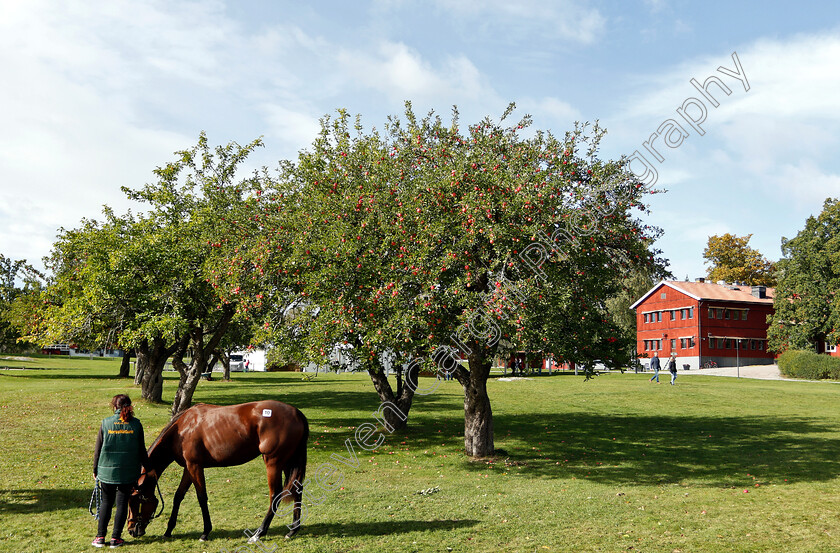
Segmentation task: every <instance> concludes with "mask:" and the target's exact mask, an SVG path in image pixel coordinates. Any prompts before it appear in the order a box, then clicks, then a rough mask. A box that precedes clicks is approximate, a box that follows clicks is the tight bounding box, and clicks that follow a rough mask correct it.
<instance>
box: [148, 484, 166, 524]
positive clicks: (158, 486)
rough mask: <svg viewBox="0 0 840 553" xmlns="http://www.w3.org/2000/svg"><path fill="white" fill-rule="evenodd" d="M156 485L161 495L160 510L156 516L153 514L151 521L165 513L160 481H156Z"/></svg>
mask: <svg viewBox="0 0 840 553" xmlns="http://www.w3.org/2000/svg"><path fill="white" fill-rule="evenodd" d="M155 487H156V488H157V493H158V495H159V496H160V511H158V513H157V514H156V515H155V516H153V517H152V518H151V519H149V522H151V521H152V520H154V519H156V518H157V517H159V516H160V515H162V514H163V509H164V507H163V494H162V493H160V484H159V483H158V481H155Z"/></svg>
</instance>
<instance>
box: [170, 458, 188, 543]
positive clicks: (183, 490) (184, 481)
mask: <svg viewBox="0 0 840 553" xmlns="http://www.w3.org/2000/svg"><path fill="white" fill-rule="evenodd" d="M191 485H192V479H191V478H190V473H189V472H188V471H187V469H184V474H183V475H182V476H181V483H180V484H178V490H177V491H176V492H175V497H174V498H173V499H172V514H171V515H170V516H169V524H167V525H166V532H164V533H163V535H164V536H165V537H167V538H169V537H172V530H174V529H175V522H176V521H177V520H178V509H179V508H180V507H181V501H183V500H184V496H185V495H187V490H189V489H190V486H191Z"/></svg>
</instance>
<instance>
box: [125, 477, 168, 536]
mask: <svg viewBox="0 0 840 553" xmlns="http://www.w3.org/2000/svg"><path fill="white" fill-rule="evenodd" d="M155 489H156V490H157V495H158V496H159V497H160V501H158V499H157V497H155V495H154V493H152V496H151V497H149V496H146V495H143V491H142V487H141V486H138V487H136V488H135V490H137V497H138V498H139V499H140V506H139V507H138V509H137V514H136V515H135V516H136V517H137V518H139V519H140V521H142V520H143V518H142V517H141V516H140V513H141V509H142V506H143V505H144V504H146V503H151V502H152V501H154V502H155V503H158V504H159V506H160V508H159V509H158V512H157V513H155V514H153V515H152V516H150V517H149V520H148V521H147V522H146V525H145V526H144V529H145V527H146V526H148V525H149V524H151V523H152V521H153V520H154V519H156V518H158V517H159V516H161V515H162V514H163V510H164V508H165V507H164V500H163V494H162V493H161V491H160V484H158V482H157V481H155ZM126 522H133V523H134V524H137V523H138V522H139V521H138V520H136V519H135V518H134V517H131V518H129V519H128V520H127V521H126Z"/></svg>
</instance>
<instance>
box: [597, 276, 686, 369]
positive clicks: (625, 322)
mask: <svg viewBox="0 0 840 553" xmlns="http://www.w3.org/2000/svg"><path fill="white" fill-rule="evenodd" d="M665 278H673V275H672V274H671V273H670V272H668V270H667V269H666V268H665V266H664V265H657V266H656V267H654V268H652V270H651V269H647V270H641V269H639V270H635V271H631V272H630V274H629V275H628V276H627V277H625V278H624V280H623V282H622V288H621V290H620V291H619V292H618V293H617V294H616V295H614V296H612V297H610V298H609V299H607V300H606V302H605V303H606V307H607V311H608V312H609V314H610V316H611V317H612V319H613V321H614V322H615V324H616V325H618V328H620V329H621V342H620V343H619V344H618V346H619V347H623V348H625V349H626V350H627V352H628V355H629V356H630V357H631V358H633V359H635V356H636V353H637V352H636V312H635V311H634V310H632V309H630V306H631V305H633V304H634V303H635V302H636V301H637V300H638V299H639V298H641V297H642V296H643V295H644V294H645V292H647V291H648V290H650V289H651V288H652V287H653V286H654V285H655V284H656V283H657V282H659V281H660V280H662V279H665Z"/></svg>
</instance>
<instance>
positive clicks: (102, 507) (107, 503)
mask: <svg viewBox="0 0 840 553" xmlns="http://www.w3.org/2000/svg"><path fill="white" fill-rule="evenodd" d="M133 487H134V484H106V483H104V482H100V483H99V488H100V489H101V490H102V502H101V503H100V504H99V529H98V530H97V532H96V535H97V536H102V537H103V538H104V537H105V534H107V533H108V523H109V522H110V521H111V509H112V508H113V507H114V502H115V500H116V505H117V513H116V514H115V515H114V531H113V532H112V533H111V537H112V538H121V537H122V531H123V526H125V519H126V517H127V516H128V497H129V496H130V495H131V490H132V488H133Z"/></svg>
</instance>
